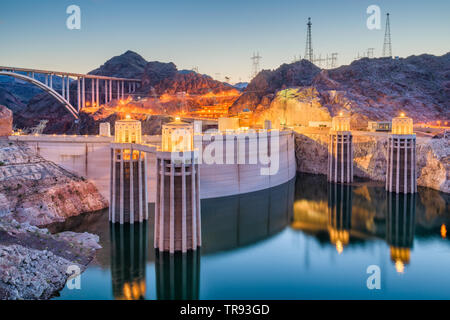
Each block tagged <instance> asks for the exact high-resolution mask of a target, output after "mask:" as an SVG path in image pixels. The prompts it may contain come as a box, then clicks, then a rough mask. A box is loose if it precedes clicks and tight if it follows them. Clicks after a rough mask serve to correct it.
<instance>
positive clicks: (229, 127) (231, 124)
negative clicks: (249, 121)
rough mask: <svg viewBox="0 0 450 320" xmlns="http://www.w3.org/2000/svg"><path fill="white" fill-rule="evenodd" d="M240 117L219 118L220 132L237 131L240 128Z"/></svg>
mask: <svg viewBox="0 0 450 320" xmlns="http://www.w3.org/2000/svg"><path fill="white" fill-rule="evenodd" d="M239 121H240V120H239V118H237V117H235V118H228V117H222V118H219V119H218V122H219V125H218V126H219V132H227V131H235V130H238V129H239Z"/></svg>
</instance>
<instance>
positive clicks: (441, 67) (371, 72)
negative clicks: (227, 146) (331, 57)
mask: <svg viewBox="0 0 450 320" xmlns="http://www.w3.org/2000/svg"><path fill="white" fill-rule="evenodd" d="M286 88H294V89H297V90H298V91H299V92H302V91H305V90H310V91H314V92H316V94H315V99H316V100H317V101H318V105H317V107H318V108H326V109H327V110H328V112H329V114H330V116H334V115H336V114H337V113H338V112H340V111H346V113H347V114H349V115H350V116H351V118H352V127H353V128H366V127H367V122H368V121H369V120H389V119H391V118H392V117H394V116H397V115H398V113H399V112H400V111H404V112H406V113H407V114H408V116H410V117H412V118H413V119H414V121H415V122H427V121H434V120H448V119H450V53H447V54H445V55H443V56H432V55H421V56H411V57H408V58H405V59H387V58H379V59H368V58H364V59H360V60H357V61H354V62H353V63H351V64H350V65H346V66H341V67H339V68H336V69H331V70H320V69H319V68H317V67H315V66H314V65H312V64H310V63H309V62H307V61H300V62H296V63H292V64H288V65H282V66H281V67H280V68H278V69H277V70H274V71H267V70H264V71H261V72H260V73H259V74H258V75H257V76H256V77H255V78H254V79H253V80H252V81H251V82H250V84H249V85H248V86H247V88H246V89H245V90H244V93H243V95H242V96H241V97H240V98H239V99H237V100H236V101H235V103H234V104H233V106H232V107H231V108H230V111H231V112H239V111H241V110H242V109H243V108H250V110H251V111H254V114H255V117H257V119H258V118H262V120H264V117H267V116H270V111H269V114H267V113H266V114H261V111H266V110H267V109H275V111H274V112H273V113H276V110H279V108H280V104H279V100H280V99H279V97H280V91H281V90H284V89H286ZM287 99H288V100H293V101H292V102H290V103H291V104H292V105H293V106H295V105H298V104H300V105H301V104H307V103H308V102H309V98H308V97H307V96H306V97H305V96H302V95H292V96H291V97H290V98H289V97H288V98H287ZM283 103H284V101H283ZM269 119H270V118H269ZM273 120H275V121H276V120H277V119H273ZM288 121H289V120H288ZM294 121H297V120H292V121H291V122H294Z"/></svg>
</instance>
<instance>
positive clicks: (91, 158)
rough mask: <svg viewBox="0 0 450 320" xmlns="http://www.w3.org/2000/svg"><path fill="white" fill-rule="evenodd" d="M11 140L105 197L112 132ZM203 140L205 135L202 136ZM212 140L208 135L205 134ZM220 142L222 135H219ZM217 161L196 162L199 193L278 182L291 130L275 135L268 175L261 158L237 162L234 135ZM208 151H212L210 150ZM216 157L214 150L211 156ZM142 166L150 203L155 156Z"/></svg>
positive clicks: (289, 152)
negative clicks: (274, 162)
mask: <svg viewBox="0 0 450 320" xmlns="http://www.w3.org/2000/svg"><path fill="white" fill-rule="evenodd" d="M10 139H11V140H18V141H23V142H26V143H27V144H28V145H29V146H30V147H32V148H33V149H34V150H35V151H36V153H38V154H39V155H41V156H42V157H44V158H45V159H47V160H50V161H52V162H54V163H56V164H58V165H60V166H61V167H63V168H64V169H66V170H68V171H71V172H74V173H76V174H78V175H80V176H82V177H85V178H87V179H89V180H92V181H93V182H94V183H95V185H96V186H97V188H98V189H99V191H100V193H101V194H102V195H103V196H105V197H106V198H107V199H109V196H110V195H109V191H110V190H109V188H110V163H111V159H110V155H111V151H110V150H111V149H110V143H111V142H112V140H113V138H112V137H101V136H63V135H59V136H56V135H39V136H11V137H10ZM252 139H257V140H258V141H257V143H258V145H260V143H261V142H260V141H259V136H257V137H250V138H247V139H246V140H245V148H244V150H245V159H247V160H248V159H249V158H250V156H251V153H252V152H254V150H253V151H252V148H251V147H250V146H249V145H250V144H251V143H252ZM206 140H208V139H206ZM211 140H212V141H214V139H211ZM143 142H144V143H145V144H149V145H154V146H158V145H159V144H160V142H161V137H160V136H144V137H143ZM210 143H211V142H208V141H205V139H203V143H202V144H203V148H204V149H206V148H207V146H208V145H209V144H210ZM223 143H224V144H225V143H226V141H225V139H224V140H223ZM223 150H224V151H223V154H221V156H222V157H223V163H224V164H217V162H216V163H212V164H209V163H207V162H206V161H205V160H204V161H203V163H202V164H200V198H201V199H209V198H218V197H224V196H231V195H237V194H243V193H249V192H253V191H259V190H263V189H267V188H271V187H274V186H278V185H281V184H283V183H285V182H287V181H289V180H291V179H293V178H294V177H295V174H296V170H297V166H296V161H295V144H294V135H293V133H292V132H291V131H282V132H280V135H279V157H278V162H279V163H278V170H277V172H276V173H275V174H273V175H262V174H261V169H262V168H266V166H265V165H263V164H261V163H259V162H258V163H257V164H248V161H247V163H245V164H239V163H238V161H237V157H238V156H239V153H240V152H242V151H240V147H239V146H238V142H237V139H234V142H233V147H232V148H231V149H230V148H226V147H224V149H223ZM227 152H228V153H229V152H232V153H233V158H234V161H233V162H232V163H234V164H225V163H227V162H226V158H227ZM213 154H214V152H213ZM215 157H216V159H217V157H218V156H217V154H216V155H215ZM146 161H147V168H148V176H147V182H148V188H149V189H148V201H149V202H155V195H156V192H155V188H156V155H155V153H148V154H147V159H146Z"/></svg>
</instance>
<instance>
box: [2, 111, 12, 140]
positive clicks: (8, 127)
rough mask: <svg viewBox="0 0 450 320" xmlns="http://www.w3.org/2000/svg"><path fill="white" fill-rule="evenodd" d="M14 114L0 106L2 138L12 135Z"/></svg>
mask: <svg viewBox="0 0 450 320" xmlns="http://www.w3.org/2000/svg"><path fill="white" fill-rule="evenodd" d="M12 123H13V113H12V111H11V110H9V109H8V108H6V107H5V106H0V137H3V136H10V135H11V133H12Z"/></svg>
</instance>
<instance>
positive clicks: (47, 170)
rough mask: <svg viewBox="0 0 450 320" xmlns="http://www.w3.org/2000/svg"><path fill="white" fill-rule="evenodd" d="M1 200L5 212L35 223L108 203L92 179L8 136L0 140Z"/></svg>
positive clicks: (68, 215) (21, 221)
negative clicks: (82, 176) (6, 138)
mask: <svg viewBox="0 0 450 320" xmlns="http://www.w3.org/2000/svg"><path fill="white" fill-rule="evenodd" d="M2 199H3V200H2ZM0 202H5V203H8V207H9V208H7V210H3V211H4V212H3V213H2V215H3V216H10V217H12V218H14V219H15V220H17V221H18V222H20V223H23V222H28V223H30V224H31V225H35V226H42V225H47V224H50V223H52V222H57V221H64V220H65V219H66V218H67V217H71V216H76V215H79V214H81V213H84V212H91V211H97V210H101V209H104V208H107V207H108V201H107V200H106V199H104V198H103V197H102V196H101V194H100V193H99V192H98V190H97V188H96V187H95V185H94V184H93V183H92V182H90V181H86V180H85V179H84V178H80V177H78V176H75V175H74V174H71V173H70V172H68V171H66V170H64V169H62V168H61V167H59V166H57V165H55V164H54V163H52V162H50V161H46V160H45V159H43V158H42V157H40V156H38V155H36V154H35V153H34V152H32V151H31V150H30V149H29V147H27V146H26V145H25V144H22V143H16V142H14V143H13V142H10V141H8V140H0Z"/></svg>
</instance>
